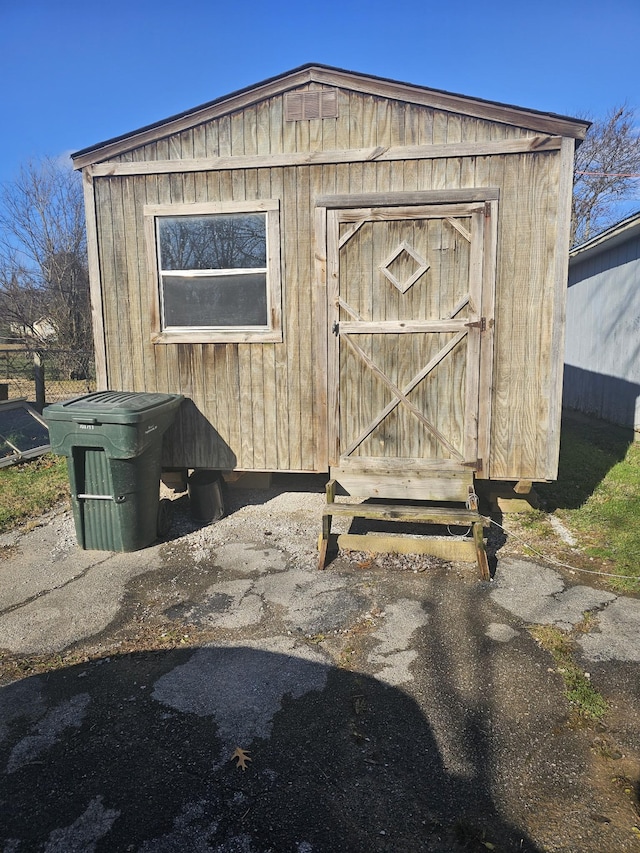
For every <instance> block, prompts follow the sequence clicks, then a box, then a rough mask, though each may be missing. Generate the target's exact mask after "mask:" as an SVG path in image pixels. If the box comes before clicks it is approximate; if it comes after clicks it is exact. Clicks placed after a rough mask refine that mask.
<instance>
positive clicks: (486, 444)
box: [314, 187, 499, 479]
mask: <svg viewBox="0 0 640 853" xmlns="http://www.w3.org/2000/svg"><path fill="white" fill-rule="evenodd" d="M498 198H499V190H498V189H497V188H493V187H490V188H472V189H464V190H429V191H424V192H398V193H370V194H359V195H353V196H349V195H334V196H320V197H318V198H317V199H316V210H315V232H316V233H315V244H316V255H315V257H316V294H317V298H316V300H314V301H315V304H316V307H317V308H320V304H319V302H320V298H321V294H324V297H325V298H324V305H325V309H324V311H323V310H318V311H317V314H316V316H317V318H318V327H317V328H318V335H319V337H318V340H319V342H324V347H323V348H322V358H321V361H322V367H323V368H324V372H325V375H326V381H327V385H326V388H327V392H326V393H327V398H326V399H327V417H326V442H327V456H328V462H329V465H330V466H335V465H339V464H340V433H339V400H340V395H339V359H338V352H337V349H338V343H337V337H336V335H334V334H333V332H332V328H331V327H332V325H333V322H334V319H335V318H336V317H337V314H338V297H339V287H340V280H339V249H340V247H339V238H338V232H339V219H340V213H341V212H343V211H347V210H354V211H355V210H356V209H362V208H371V209H375V208H398V210H397V211H396V213H397V215H398V218H402V217H404V218H409V217H408V214H409V213H410V212H411V210H410V209H411V208H417V207H432V206H433V207H434V208H436V210H434V213H433V217H434V218H439V217H441V216H446V215H447V214H449V215H451V214H455V215H461V213H462V215H471V216H472V234H473V237H474V238H475V239H472V241H471V255H470V295H471V289H472V286H473V287H479V288H480V293H481V304H480V305H479V306H477V309H476V310H475V311H474V312H473V313H474V315H477V316H478V317H481V318H484V319H485V326H484V329H483V331H482V334H481V335H477V336H475V335H473V336H472V335H469V336H468V343H467V346H472V345H474V344H473V343H472V338H474V339H476V340H477V347H478V352H477V358H478V361H479V370H478V371H477V372H475V371H474V372H473V373H474V376H468V377H467V390H466V394H467V395H477V400H478V406H477V411H478V420H477V430H476V429H473V433H474V435H473V436H471V435H467V434H465V447H466V446H468V444H467V443H468V442H469V441H473V442H474V443H475V442H476V432H477V448H478V451H477V456H478V467H477V470H476V471H475V476H476V477H477V478H478V479H488V478H489V477H490V444H491V391H492V376H493V346H494V343H493V342H494V307H495V279H496V260H497V233H498V228H497V223H498ZM467 205H468V206H469V208H470V209H469V210H468V212H466V213H465V212H464V211H465V206H467ZM401 208H408V210H401ZM356 218H357V215H354V219H356ZM381 218H385V219H386V217H381ZM473 307H474V308H475V307H476V306H473ZM481 389H486V392H485V393H482V390H481ZM474 398H475V397H474ZM468 429H469V428H468V427H467V430H468Z"/></svg>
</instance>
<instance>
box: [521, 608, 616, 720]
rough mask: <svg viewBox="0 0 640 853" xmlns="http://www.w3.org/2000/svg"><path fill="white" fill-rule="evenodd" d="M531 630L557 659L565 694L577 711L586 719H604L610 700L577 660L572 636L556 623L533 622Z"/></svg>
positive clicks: (544, 647)
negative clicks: (606, 698)
mask: <svg viewBox="0 0 640 853" xmlns="http://www.w3.org/2000/svg"><path fill="white" fill-rule="evenodd" d="M529 630H530V632H531V634H532V635H533V637H534V638H535V639H536V641H537V642H538V644H539V645H540V646H542V648H543V649H546V651H548V652H549V653H550V654H551V657H552V658H553V660H554V661H555V663H556V671H557V672H558V673H559V674H560V675H561V676H562V679H563V681H564V686H565V696H566V697H567V700H568V701H569V704H570V705H571V707H572V708H573V709H574V711H575V713H576V714H577V715H578V716H580V717H582V718H583V719H585V720H593V721H597V720H601V719H602V717H604V715H605V714H606V712H607V703H606V701H605V699H604V698H603V696H602V695H601V694H600V693H598V691H597V690H596V689H595V687H594V686H593V685H592V684H591V681H590V680H589V678H588V677H587V675H586V674H585V672H584V670H582V669H581V668H580V667H579V666H578V665H577V663H576V662H575V660H574V658H573V641H572V640H571V637H570V636H569V635H568V634H565V633H564V631H561V630H560V629H559V628H556V627H555V626H553V625H534V626H533V627H532V628H530V629H529Z"/></svg>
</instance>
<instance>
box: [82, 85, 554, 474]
mask: <svg viewBox="0 0 640 853" xmlns="http://www.w3.org/2000/svg"><path fill="white" fill-rule="evenodd" d="M318 86H319V84H317V83H310V84H307V86H303V87H301V91H302V90H304V89H306V88H309V89H313V88H317V87H318ZM535 136H536V133H535V131H532V130H527V129H526V128H523V127H518V126H511V125H508V124H505V123H504V122H498V121H495V122H494V121H489V120H485V119H482V118H478V117H473V116H467V115H461V114H455V113H450V112H444V111H441V110H436V109H433V108H430V107H426V106H420V105H418V104H415V103H406V102H403V101H401V100H394V99H391V98H389V99H387V98H382V97H378V96H374V95H369V94H366V93H363V92H354V91H348V90H346V89H339V90H338V118H337V119H314V120H310V121H303V122H292V121H285V120H284V112H283V96H282V95H277V96H273V97H270V98H267V99H266V100H264V101H263V102H260V103H257V104H251V105H249V106H247V107H245V108H244V109H241V110H237V111H235V112H232V113H230V114H228V115H222V116H220V117H218V118H215V119H212V120H210V121H208V122H205V123H202V124H199V125H197V126H195V127H191V128H188V129H184V130H182V131H180V132H178V133H175V134H173V135H171V136H168V137H167V138H162V139H155V140H153V141H148V142H147V143H146V144H144V145H142V146H140V147H138V148H134V149H132V150H131V151H127V152H123V153H121V154H119V155H118V156H115V157H113V159H112V160H110V161H109V163H108V164H102V165H99V166H97V167H96V170H95V171H96V174H95V175H94V176H93V178H92V180H91V183H92V192H93V194H94V196H95V209H96V224H95V235H96V242H97V246H95V247H94V249H93V256H94V260H93V263H92V280H93V287H94V293H97V290H98V288H97V286H96V285H95V281H96V279H97V278H99V279H100V281H101V285H102V286H101V293H102V305H101V312H100V310H99V308H98V309H97V311H96V317H97V318H99V317H100V315H101V316H102V317H103V321H104V362H105V363H104V370H103V372H102V374H101V380H102V382H103V384H108V386H109V387H111V388H121V389H123V390H143V389H152V390H158V391H168V392H178V391H180V392H182V393H184V394H186V395H187V396H188V397H189V398H190V399H191V400H192V404H190V405H189V406H187V407H185V409H184V410H183V412H182V414H181V417H180V422H179V424H178V426H177V427H176V436H175V439H174V441H173V443H172V446H173V451H172V456H171V458H169V459H166V460H165V464H171V465H176V466H178V465H187V466H189V467H212V468H231V467H236V468H238V469H241V470H266V471H269V470H283V471H286V470H291V471H297V470H315V471H324V470H327V464H328V449H327V431H326V430H327V427H326V421H327V413H326V408H327V391H328V389H327V340H326V334H327V332H326V329H327V309H326V299H325V295H324V290H323V288H324V283H323V280H322V276H324V274H325V266H324V265H325V260H324V259H325V258H326V255H325V252H326V247H325V246H323V245H317V244H316V240H315V238H314V234H316V233H320V234H323V233H324V231H323V229H325V228H326V223H325V224H323V223H320V224H318V221H317V216H318V215H317V212H316V207H315V205H316V200H317V199H318V198H319V197H320V196H330V195H334V194H340V195H353V194H366V193H384V194H389V193H400V192H401V193H411V192H418V191H425V190H436V191H437V190H442V191H446V190H452V189H454V190H455V189H465V188H468V189H472V188H498V190H499V200H498V201H497V202H496V203H495V206H496V211H497V216H495V217H494V219H495V220H496V222H497V224H496V225H495V227H496V229H497V235H496V242H497V256H496V257H495V258H494V259H489V260H488V261H487V260H486V259H485V262H487V263H490V264H493V265H494V267H495V279H496V294H495V341H494V348H495V354H494V364H493V387H486V385H485V386H482V385H481V387H480V389H479V393H480V394H481V395H486V396H487V397H489V398H490V399H489V402H488V404H487V406H486V410H487V411H490V412H491V434H490V447H491V455H490V457H489V460H488V464H486V466H485V475H488V476H491V477H493V478H496V479H532V480H535V479H547V478H550V477H553V476H554V474H555V461H556V459H557V449H558V442H559V423H557V421H558V417H559V405H557V399H556V398H557V396H558V391H557V388H558V384H557V383H554V376H556V374H557V371H558V369H559V366H558V364H557V363H554V359H553V357H552V352H553V346H554V345H553V336H554V324H556V323H557V322H558V319H561V317H560V318H559V313H561V310H562V305H561V299H559V296H558V293H559V292H560V291H559V287H562V285H559V284H558V277H559V275H558V269H559V255H558V253H562V252H564V251H565V250H566V248H567V247H566V246H565V245H564V244H563V239H560V241H558V226H557V223H558V220H559V219H562V216H561V213H562V211H563V209H564V206H565V204H566V199H559V197H558V186H559V182H560V181H561V180H562V179H563V174H564V172H566V164H565V166H562V158H561V152H560V150H559V145H558V144H556V143H554V144H553V145H552V146H550V147H548V150H544V148H545V145H542V147H541V148H540V150H538V149H537V148H533V149H532V150H530V151H527V153H514V148H513V144H514V143H516V144H518V140H520V141H523V140H524V141H526V140H533V139H534V138H535ZM481 144H485V148H476V149H474V148H473V145H476V146H477V145H481ZM489 144H490V147H486V146H487V145H489ZM465 145H466V146H467V147H466V148H465V147H464V146H465ZM412 146H440V148H439V149H438V150H436V149H433V150H432V155H433V156H428V152H427V153H426V154H425V156H422V155H421V156H410V157H407V159H405V160H403V159H387V160H385V159H375V158H374V159H371V160H362V159H360V160H359V161H358V162H344V161H343V162H331V159H332V158H331V157H330V156H327V157H325V158H324V160H323V162H318V163H306V164H302V163H298V164H295V165H285V159H282V161H278V162H277V163H276V164H274V162H273V161H268V160H262V161H261V159H260V158H267V157H273V156H274V155H278V156H280V155H283V157H284V158H286V157H291V158H293V159H295V155H300V154H307V153H311V152H345V151H348V150H351V149H357V150H358V151H360V150H371V149H381V148H383V149H391V148H402V147H404V148H406V149H410V148H411V147H412ZM443 146H457V148H454V149H453V150H454V151H456V152H457V154H456V156H453V157H446V156H444V153H446V152H445V149H444V148H443ZM470 146H471V147H470ZM501 146H503V147H504V149H505V153H499V151H500V149H501ZM474 150H478V151H481V152H483V153H481V154H478V155H474V154H470V153H469V152H470V151H474ZM516 150H517V147H516ZM414 154H415V151H414ZM236 157H239V158H248V157H250V158H254V159H252V160H251V161H250V162H246V161H245V162H244V164H243V168H233V167H232V166H233V158H236ZM217 158H227V159H217ZM229 158H231V159H229ZM207 159H208V160H210V161H211V162H210V167H209V168H200V166H199V167H198V169H197V170H194V171H173V172H172V171H162V170H159V173H154V172H153V170H152V166H150V164H153V163H154V162H157V163H166V162H167V161H168V162H175V163H176V165H177V166H178V167H179V165H180V164H181V163H186V164H188V163H190V162H191V163H193V162H194V161H205V160H207ZM343 159H344V158H343ZM565 159H566V158H565ZM240 162H242V159H241V161H240ZM136 163H139V164H140V172H141V174H135V173H134V172H135V165H133V166H132V167H131V168H130V171H131V173H127V174H113V175H108V174H104V172H105V167H106V166H108V165H109V164H114V165H117V164H136ZM261 163H262V165H261ZM128 168H129V167H128ZM91 169H92V167H91V166H87V171H88V173H89V174H90V173H91ZM563 170H564V171H563ZM88 180H90V179H89V178H88ZM565 194H566V193H565ZM252 199H277V200H279V201H280V217H281V219H280V229H281V235H282V239H281V258H280V261H281V273H282V299H283V337H284V339H283V342H282V343H237V344H206V343H193V344H170V345H154V344H152V342H151V335H150V309H149V304H148V300H147V297H146V294H147V292H148V288H149V275H150V271H149V263H148V258H147V254H146V251H147V250H146V248H145V245H144V225H143V208H144V205H145V204H172V203H178V204H185V203H191V202H217V201H222V202H226V201H244V200H252ZM560 267H561V262H560ZM95 327H96V329H99V327H100V323H99V322H98V320H96V326H95ZM98 349H99V350H100V344H98ZM554 389H556V390H554ZM329 391H331V389H329ZM488 441H489V440H488Z"/></svg>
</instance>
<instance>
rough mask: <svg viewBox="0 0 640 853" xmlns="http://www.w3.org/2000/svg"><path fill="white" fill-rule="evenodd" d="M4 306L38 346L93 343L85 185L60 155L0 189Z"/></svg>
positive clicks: (0, 295) (0, 310)
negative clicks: (84, 197) (84, 199)
mask: <svg viewBox="0 0 640 853" xmlns="http://www.w3.org/2000/svg"><path fill="white" fill-rule="evenodd" d="M0 314H1V315H2V318H3V320H4V323H5V326H10V329H11V332H12V334H13V335H14V336H18V337H21V338H22V339H23V340H25V342H27V343H29V344H30V345H31V346H33V348H39V349H47V348H51V347H54V346H55V347H56V348H64V349H71V350H75V351H91V350H92V347H93V341H92V332H91V311H90V306H89V278H88V272H87V247H86V232H85V224H84V207H83V197H82V185H81V180H80V177H79V175H77V174H76V173H75V172H73V171H72V170H71V168H70V167H67V166H65V165H63V164H61V163H60V162H59V161H56V160H53V159H45V160H42V161H40V162H29V163H27V164H26V165H25V166H23V167H22V169H21V170H20V172H19V174H18V176H17V178H16V179H15V180H14V181H12V182H10V183H7V184H5V185H4V186H3V187H2V188H1V189H0ZM5 333H6V331H5Z"/></svg>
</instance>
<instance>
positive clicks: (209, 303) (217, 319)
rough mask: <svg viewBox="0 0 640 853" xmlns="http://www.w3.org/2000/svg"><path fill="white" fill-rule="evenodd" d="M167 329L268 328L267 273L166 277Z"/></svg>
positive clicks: (165, 304)
mask: <svg viewBox="0 0 640 853" xmlns="http://www.w3.org/2000/svg"><path fill="white" fill-rule="evenodd" d="M162 281H163V286H164V324H165V326H193V327H196V326H198V327H204V328H206V327H211V326H214V327H215V326H266V325H267V287H266V281H267V276H266V274H265V273H250V274H248V275H220V276H198V277H197V278H192V277H190V276H163V278H162Z"/></svg>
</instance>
